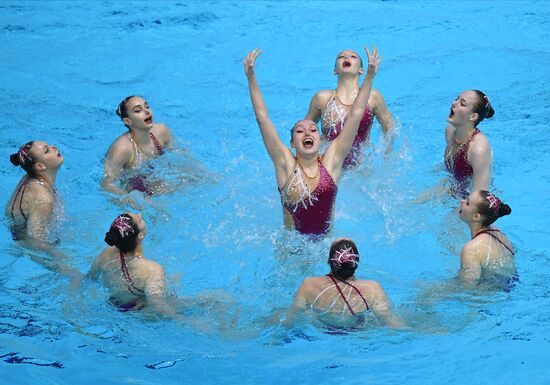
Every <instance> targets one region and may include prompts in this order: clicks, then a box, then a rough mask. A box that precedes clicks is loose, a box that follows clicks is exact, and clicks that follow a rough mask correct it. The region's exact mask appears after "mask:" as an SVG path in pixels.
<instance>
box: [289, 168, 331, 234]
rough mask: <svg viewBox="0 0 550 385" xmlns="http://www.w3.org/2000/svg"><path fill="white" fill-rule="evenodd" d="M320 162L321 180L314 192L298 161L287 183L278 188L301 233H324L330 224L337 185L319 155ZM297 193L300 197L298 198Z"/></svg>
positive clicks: (295, 225)
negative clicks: (308, 184)
mask: <svg viewBox="0 0 550 385" xmlns="http://www.w3.org/2000/svg"><path fill="white" fill-rule="evenodd" d="M317 161H318V164H319V182H318V184H317V187H315V189H314V190H313V191H312V192H310V191H309V188H308V186H307V184H306V182H305V178H306V176H305V175H304V174H305V172H304V171H303V170H302V167H301V166H300V163H299V162H298V161H296V166H295V168H294V171H293V172H292V175H291V176H290V177H289V178H288V181H287V182H286V184H285V185H284V186H283V188H282V189H279V193H280V194H281V203H282V204H283V207H284V208H285V209H286V211H287V212H288V213H289V214H290V215H291V216H292V219H293V221H294V227H295V228H296V230H297V231H298V232H300V233H302V234H312V235H322V234H326V233H327V232H328V231H329V230H330V227H331V220H332V212H333V209H334V202H335V200H336V193H337V192H338V186H337V185H336V183H334V180H333V179H332V177H331V176H330V174H329V173H328V171H327V169H326V168H325V166H323V162H321V158H317ZM296 193H298V199H296V198H295V197H296Z"/></svg>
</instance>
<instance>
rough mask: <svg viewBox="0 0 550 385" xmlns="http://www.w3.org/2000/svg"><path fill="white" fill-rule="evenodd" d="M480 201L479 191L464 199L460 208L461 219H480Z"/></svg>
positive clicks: (469, 221)
mask: <svg viewBox="0 0 550 385" xmlns="http://www.w3.org/2000/svg"><path fill="white" fill-rule="evenodd" d="M479 202H481V196H480V195H479V192H478V191H474V192H472V193H471V194H470V195H469V196H468V197H467V198H466V199H462V200H461V201H460V209H459V210H458V216H459V217H460V219H462V220H463V221H464V222H466V223H471V222H473V221H475V220H479V219H480V218H481V216H480V214H479V210H478V205H479Z"/></svg>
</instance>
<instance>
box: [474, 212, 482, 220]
mask: <svg viewBox="0 0 550 385" xmlns="http://www.w3.org/2000/svg"><path fill="white" fill-rule="evenodd" d="M472 220H473V221H474V222H481V214H480V213H475V214H474V216H473V217H472Z"/></svg>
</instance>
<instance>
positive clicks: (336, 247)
mask: <svg viewBox="0 0 550 385" xmlns="http://www.w3.org/2000/svg"><path fill="white" fill-rule="evenodd" d="M339 257H340V258H339ZM341 257H344V258H341ZM328 264H329V265H330V272H331V273H332V275H334V276H335V277H336V278H339V279H341V280H346V279H348V278H349V277H351V276H353V274H354V273H355V270H357V266H358V265H359V251H358V250H357V246H356V245H355V243H354V242H353V241H352V240H351V239H345V238H344V239H340V240H338V241H335V242H334V243H333V244H332V245H331V246H330V251H329V254H328Z"/></svg>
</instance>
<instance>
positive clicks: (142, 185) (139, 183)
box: [128, 132, 164, 195]
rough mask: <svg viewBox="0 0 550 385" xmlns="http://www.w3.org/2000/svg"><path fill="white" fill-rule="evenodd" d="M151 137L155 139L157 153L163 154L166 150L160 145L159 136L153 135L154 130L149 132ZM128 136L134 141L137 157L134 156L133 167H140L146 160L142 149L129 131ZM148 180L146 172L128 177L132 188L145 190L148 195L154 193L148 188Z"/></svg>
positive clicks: (158, 154) (157, 154)
mask: <svg viewBox="0 0 550 385" xmlns="http://www.w3.org/2000/svg"><path fill="white" fill-rule="evenodd" d="M149 137H150V138H151V140H152V141H153V145H154V146H155V150H156V154H155V155H156V156H161V155H162V154H164V150H163V149H162V146H161V145H160V143H159V141H158V139H157V137H156V136H155V135H153V133H152V132H149ZM128 138H129V139H130V142H132V145H133V146H134V154H135V158H134V165H133V166H132V167H133V168H136V167H139V166H140V165H141V164H142V163H143V162H144V160H143V158H142V156H141V150H140V149H139V147H138V145H137V143H136V142H135V141H134V140H133V139H132V135H130V134H129V133H128ZM146 180H147V175H145V174H144V175H138V176H134V177H131V178H129V179H128V186H129V187H130V189H131V190H137V191H141V192H144V193H146V194H147V195H153V192H152V191H150V190H149V189H148V188H147V184H146Z"/></svg>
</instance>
